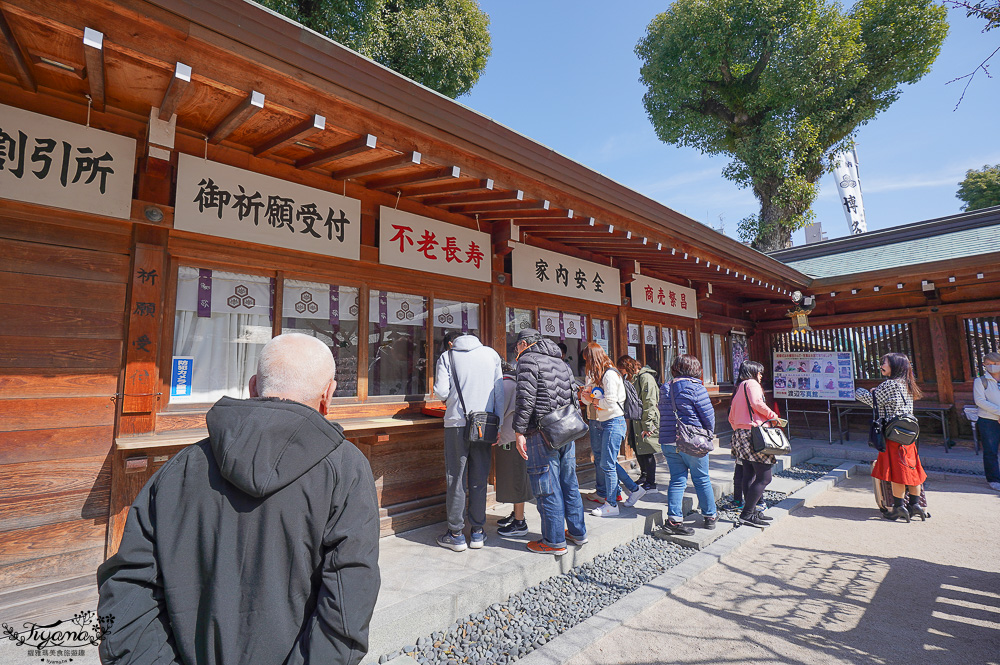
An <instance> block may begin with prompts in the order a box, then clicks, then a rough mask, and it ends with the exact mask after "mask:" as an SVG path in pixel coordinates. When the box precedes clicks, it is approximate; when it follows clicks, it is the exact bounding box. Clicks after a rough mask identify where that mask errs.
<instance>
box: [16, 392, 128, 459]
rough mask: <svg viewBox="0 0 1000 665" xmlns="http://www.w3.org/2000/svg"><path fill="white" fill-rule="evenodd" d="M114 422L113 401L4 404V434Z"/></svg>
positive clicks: (97, 398)
mask: <svg viewBox="0 0 1000 665" xmlns="http://www.w3.org/2000/svg"><path fill="white" fill-rule="evenodd" d="M114 421H115V404H114V402H113V401H112V399H111V398H110V397H78V398H69V397H66V398H60V399H51V398H48V399H46V398H43V399H2V400H0V432H13V431H18V430H32V429H53V428H58V427H89V426H93V425H111V424H114ZM108 448H109V449H110V448H111V442H110V441H108Z"/></svg>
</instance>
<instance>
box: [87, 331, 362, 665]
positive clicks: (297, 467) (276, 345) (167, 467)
mask: <svg viewBox="0 0 1000 665" xmlns="http://www.w3.org/2000/svg"><path fill="white" fill-rule="evenodd" d="M335 370H336V367H335V363H334V359H333V355H332V354H331V353H330V349H329V348H327V346H326V345H325V344H323V342H321V341H320V340H318V339H316V338H315V337H310V336H308V335H302V334H298V333H292V334H287V335H279V336H278V337H275V338H274V339H272V340H271V341H270V342H268V343H267V344H266V345H265V346H264V348H263V350H262V351H261V354H260V358H259V360H258V364H257V374H256V375H255V376H254V377H253V378H251V379H250V395H251V399H248V400H238V399H232V398H229V397H223V398H222V399H221V400H219V401H218V402H217V403H216V404H215V406H213V407H212V409H211V410H210V411H209V412H208V416H207V418H206V421H207V424H208V438H206V439H204V440H202V441H199V442H198V443H196V444H194V445H191V446H188V447H187V448H185V449H183V450H182V451H180V452H179V453H178V454H177V455H175V456H174V457H173V458H172V459H171V460H170V461H168V462H167V463H166V464H164V465H163V467H162V468H161V469H160V470H159V471H157V472H156V474H155V475H154V476H153V477H152V478H151V479H150V480H149V482H148V483H146V486H145V487H144V488H143V489H142V491H141V492H140V493H139V496H138V497H136V500H135V502H134V503H133V504H132V507H131V508H130V509H129V514H128V519H127V521H126V524H125V532H124V535H123V536H122V541H121V546H120V547H119V549H118V553H117V554H115V555H114V556H113V557H111V558H110V559H108V561H106V562H105V563H104V564H103V565H101V567H100V568H99V569H98V572H97V579H98V586H99V592H100V601H99V604H98V613H99V614H100V615H101V616H108V617H111V618H112V619H113V623H112V625H111V627H110V630H109V632H108V633H107V635H106V636H105V638H104V641H103V642H102V643H101V646H100V655H101V660H102V662H104V663H156V664H159V663H200V664H219V665H222V664H228V663H232V664H233V665H235V664H237V663H241V664H242V663H254V665H266V664H273V665H279V664H299V663H309V662H313V663H324V665H326V664H330V665H333V664H350V665H355V664H356V663H358V662H359V661H360V660H361V658H362V657H363V656H364V655H365V653H366V652H367V650H368V624H369V622H370V620H371V616H372V612H373V611H374V607H375V600H376V598H377V596H378V590H379V584H380V579H379V570H378V540H379V515H378V502H377V500H376V495H375V483H374V480H373V478H372V472H371V468H370V467H369V465H368V461H367V460H366V459H365V457H364V455H362V454H361V452H360V451H359V450H358V449H357V448H356V447H355V446H354V445H353V444H352V443H351V442H349V441H347V440H346V439H345V438H344V432H343V429H342V428H341V427H340V425H338V424H336V423H334V422H331V421H329V420H327V419H326V418H325V417H324V416H325V415H326V413H327V408H328V407H329V404H330V399H331V397H332V396H333V392H334V390H335V389H336V387H337V382H336V381H335V380H334V375H335Z"/></svg>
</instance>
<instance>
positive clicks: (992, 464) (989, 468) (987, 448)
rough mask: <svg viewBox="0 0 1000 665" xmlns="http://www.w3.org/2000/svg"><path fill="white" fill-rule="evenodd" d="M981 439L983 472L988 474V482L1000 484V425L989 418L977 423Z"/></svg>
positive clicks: (981, 419)
mask: <svg viewBox="0 0 1000 665" xmlns="http://www.w3.org/2000/svg"><path fill="white" fill-rule="evenodd" d="M976 429H978V430H979V438H981V439H982V440H983V470H984V471H985V472H986V482H988V483H1000V461H998V458H997V450H998V449H1000V423H998V422H997V421H995V420H989V419H988V418H980V419H979V422H977V423H976Z"/></svg>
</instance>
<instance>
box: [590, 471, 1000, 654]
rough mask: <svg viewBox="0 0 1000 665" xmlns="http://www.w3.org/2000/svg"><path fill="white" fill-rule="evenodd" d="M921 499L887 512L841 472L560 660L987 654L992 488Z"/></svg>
mask: <svg viewBox="0 0 1000 665" xmlns="http://www.w3.org/2000/svg"><path fill="white" fill-rule="evenodd" d="M928 500H929V501H930V503H931V506H930V510H931V513H932V514H933V518H932V519H930V520H928V521H927V522H926V523H921V522H919V521H917V522H915V523H910V524H906V523H892V522H888V521H886V520H883V519H880V518H879V517H878V512H877V511H876V510H875V508H874V503H873V499H872V490H871V480H870V479H869V478H867V477H865V476H860V477H858V478H854V479H851V480H850V481H848V482H846V483H845V484H844V485H841V486H840V487H837V488H835V489H832V490H830V491H828V492H825V493H823V494H822V495H820V496H819V497H818V499H817V500H816V504H817V505H814V506H811V507H809V506H807V507H804V508H802V509H801V510H799V511H797V512H795V513H792V514H791V515H790V516H789V517H788V518H787V519H785V520H783V521H782V522H781V523H780V524H777V525H775V526H774V527H773V528H771V529H768V530H766V531H765V532H764V533H763V534H762V535H761V537H759V538H756V539H754V540H752V541H750V542H749V543H748V544H747V545H745V546H744V547H743V549H741V550H739V551H738V552H737V553H736V555H735V556H734V557H732V558H731V559H728V560H726V561H725V562H724V563H721V564H719V565H717V566H714V567H712V568H711V569H709V570H707V571H706V572H705V573H703V574H702V575H700V576H698V577H696V578H695V579H693V580H691V582H689V583H688V584H687V585H685V586H684V587H683V588H681V589H680V590H679V591H678V592H677V593H676V594H675V595H673V596H671V597H669V598H667V599H665V600H663V601H661V602H660V603H657V604H656V605H653V606H652V607H650V608H649V609H647V610H645V611H644V612H642V613H641V614H639V615H638V616H636V617H634V618H633V619H632V620H630V621H629V622H627V623H626V624H625V625H624V626H622V627H620V628H618V629H615V630H613V631H612V632H610V633H608V634H607V635H606V636H604V637H603V638H601V639H600V640H598V641H597V642H595V643H594V644H592V645H591V646H590V647H588V648H587V649H586V650H585V651H583V652H582V653H580V654H578V655H577V656H576V657H575V658H574V659H573V660H571V661H570V663H572V664H573V665H590V664H598V663H600V664H601V665H606V664H608V663H615V664H622V665H624V664H626V663H627V664H634V665H638V664H643V665H646V664H648V665H652V664H653V663H684V664H700V663H704V664H706V665H707V664H709V663H713V664H714V663H767V664H770V663H795V664H800V663H801V664H803V665H804V664H806V663H808V664H809V665H825V664H828V663H852V664H856V663H863V664H868V663H871V664H879V665H882V664H885V665H895V664H896V663H900V664H906V665H918V664H922V663H928V664H931V663H933V664H935V665H937V664H943V663H949V664H950V663H955V664H956V665H974V664H989V665H997V664H998V663H1000V528H998V524H1000V495H998V494H997V493H996V492H992V491H990V490H989V489H988V488H987V487H986V486H985V484H984V482H983V480H982V478H975V477H970V478H962V477H955V476H949V477H947V478H946V479H937V480H931V481H930V482H929V483H928ZM741 528H748V527H741Z"/></svg>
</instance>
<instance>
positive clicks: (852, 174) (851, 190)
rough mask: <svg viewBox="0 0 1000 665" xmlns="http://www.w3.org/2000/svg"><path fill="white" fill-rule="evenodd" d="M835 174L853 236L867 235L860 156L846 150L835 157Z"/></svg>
mask: <svg viewBox="0 0 1000 665" xmlns="http://www.w3.org/2000/svg"><path fill="white" fill-rule="evenodd" d="M833 164H834V168H833V174H834V176H835V177H836V179H837V196H838V197H840V205H841V206H842V207H843V209H844V216H845V217H846V218H847V225H848V226H849V227H850V229H851V234H859V233H867V232H868V222H866V221H865V205H864V202H863V201H862V200H861V176H860V175H859V171H858V155H857V153H856V152H855V151H854V150H845V151H844V152H841V153H838V154H836V155H834V156H833Z"/></svg>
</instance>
